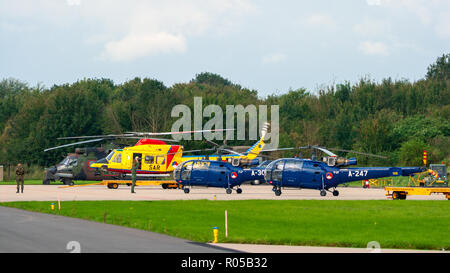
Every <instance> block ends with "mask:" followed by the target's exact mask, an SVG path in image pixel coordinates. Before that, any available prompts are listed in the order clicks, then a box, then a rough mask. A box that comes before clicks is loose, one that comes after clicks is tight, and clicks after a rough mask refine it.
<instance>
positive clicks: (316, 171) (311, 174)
mask: <svg viewBox="0 0 450 273" xmlns="http://www.w3.org/2000/svg"><path fill="white" fill-rule="evenodd" d="M300 179H301V180H302V181H304V183H302V185H305V186H306V187H308V188H321V187H322V168H321V167H320V163H318V162H308V164H307V165H306V166H304V168H303V176H302V177H301V178H300Z"/></svg>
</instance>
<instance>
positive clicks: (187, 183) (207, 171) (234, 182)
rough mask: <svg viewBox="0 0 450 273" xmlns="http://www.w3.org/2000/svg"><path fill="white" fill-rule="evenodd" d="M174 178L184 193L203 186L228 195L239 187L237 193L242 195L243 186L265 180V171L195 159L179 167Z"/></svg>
mask: <svg viewBox="0 0 450 273" xmlns="http://www.w3.org/2000/svg"><path fill="white" fill-rule="evenodd" d="M173 178H174V179H175V181H177V183H178V184H179V185H181V186H182V189H183V190H184V193H189V192H190V187H192V186H202V187H215V188H225V189H226V193H227V194H231V193H232V191H233V190H234V188H235V187H237V189H236V193H237V194H241V193H242V189H241V188H240V186H241V184H242V183H244V182H248V181H252V180H261V179H264V169H262V168H258V167H255V168H243V167H242V166H234V165H233V164H232V163H230V162H227V161H218V160H203V159H194V160H188V161H185V162H183V163H181V164H180V165H178V167H177V168H176V169H175V170H174V172H173Z"/></svg>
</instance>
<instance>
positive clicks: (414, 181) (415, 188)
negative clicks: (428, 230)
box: [384, 153, 450, 200]
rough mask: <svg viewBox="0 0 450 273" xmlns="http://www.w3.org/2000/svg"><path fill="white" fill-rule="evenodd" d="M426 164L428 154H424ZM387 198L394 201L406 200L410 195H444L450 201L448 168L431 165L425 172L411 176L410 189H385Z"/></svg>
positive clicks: (440, 165)
mask: <svg viewBox="0 0 450 273" xmlns="http://www.w3.org/2000/svg"><path fill="white" fill-rule="evenodd" d="M424 163H426V153H424ZM384 189H385V191H386V196H388V197H392V199H394V200H397V199H406V196H408V195H431V194H440V193H442V194H444V195H445V197H446V198H447V199H448V200H450V187H449V186H448V178H447V168H446V166H445V164H430V168H429V169H428V170H426V171H425V172H422V173H419V174H417V177H413V176H410V177H409V181H408V187H385V188H384Z"/></svg>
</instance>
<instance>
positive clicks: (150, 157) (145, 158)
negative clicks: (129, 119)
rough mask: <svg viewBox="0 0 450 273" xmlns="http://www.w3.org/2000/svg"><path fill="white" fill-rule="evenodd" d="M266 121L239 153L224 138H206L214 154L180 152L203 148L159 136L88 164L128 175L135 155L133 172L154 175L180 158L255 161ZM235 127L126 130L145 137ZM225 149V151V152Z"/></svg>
mask: <svg viewBox="0 0 450 273" xmlns="http://www.w3.org/2000/svg"><path fill="white" fill-rule="evenodd" d="M268 126H269V125H268V123H266V124H264V126H263V128H262V131H261V138H260V139H259V140H258V141H257V142H256V143H255V144H254V145H253V146H251V147H250V148H249V149H248V150H247V151H246V152H244V153H239V152H236V151H233V150H231V149H229V147H228V146H227V145H226V139H225V140H224V144H223V145H219V144H217V143H215V142H213V141H210V140H206V141H207V142H208V143H211V144H213V145H214V146H215V148H212V149H205V150H209V151H211V150H215V151H216V152H217V154H213V155H193V156H186V155H183V153H191V152H199V151H205V150H191V151H183V146H181V145H167V144H166V143H165V142H164V141H162V140H154V139H153V140H152V139H141V140H139V141H138V143H136V145H135V146H132V147H126V148H123V149H115V150H113V151H112V152H111V153H110V154H109V155H108V156H106V157H105V158H103V159H100V160H97V161H96V162H93V163H91V164H90V167H91V168H96V169H98V170H106V171H109V172H114V173H120V174H122V176H123V175H129V174H130V173H131V167H132V161H133V159H134V158H136V157H137V158H138V161H139V165H138V169H137V171H136V173H137V174H138V175H155V174H169V173H171V172H173V171H174V169H175V168H176V166H177V165H179V164H180V163H182V162H185V161H189V160H193V159H207V160H217V161H227V162H231V164H233V166H239V165H242V164H246V165H252V164H253V165H254V164H257V163H258V161H257V160H256V157H257V155H258V153H259V152H260V151H261V149H262V148H263V147H264V145H265V143H264V137H265V135H266V133H267V129H268ZM227 130H234V129H216V130H202V131H188V132H168V133H138V132H130V133H129V134H135V135H136V136H141V137H148V136H153V135H158V134H179V133H197V132H211V131H227ZM224 152H226V153H227V154H224Z"/></svg>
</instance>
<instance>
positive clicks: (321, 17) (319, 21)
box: [306, 14, 336, 28]
mask: <svg viewBox="0 0 450 273" xmlns="http://www.w3.org/2000/svg"><path fill="white" fill-rule="evenodd" d="M306 23H307V24H308V25H310V26H316V27H329V28H334V27H336V22H335V21H334V20H333V19H332V18H331V17H330V16H329V15H327V14H312V15H310V16H308V17H307V18H306Z"/></svg>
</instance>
